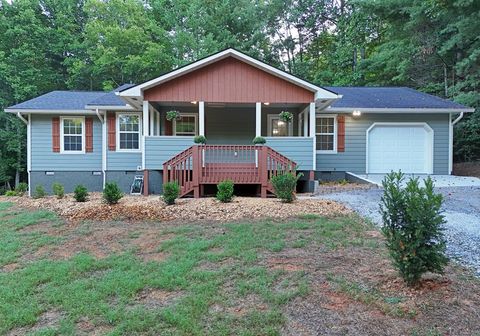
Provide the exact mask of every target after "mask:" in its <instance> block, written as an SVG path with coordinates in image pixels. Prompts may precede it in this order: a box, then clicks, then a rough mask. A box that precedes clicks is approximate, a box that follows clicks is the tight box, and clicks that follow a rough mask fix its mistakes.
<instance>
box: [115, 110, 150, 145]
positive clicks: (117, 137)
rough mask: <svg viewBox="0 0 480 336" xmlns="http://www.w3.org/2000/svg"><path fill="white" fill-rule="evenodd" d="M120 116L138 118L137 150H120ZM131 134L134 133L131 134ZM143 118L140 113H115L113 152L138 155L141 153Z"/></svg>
mask: <svg viewBox="0 0 480 336" xmlns="http://www.w3.org/2000/svg"><path fill="white" fill-rule="evenodd" d="M120 115H136V116H138V117H139V120H138V135H139V136H138V149H121V148H120V121H119V116H120ZM132 133H136V132H133V131H132ZM143 133H144V131H143V117H142V113H139V112H117V113H115V142H116V143H115V151H116V152H118V153H140V152H142V148H143V145H142V135H143Z"/></svg>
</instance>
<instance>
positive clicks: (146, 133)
mask: <svg viewBox="0 0 480 336" xmlns="http://www.w3.org/2000/svg"><path fill="white" fill-rule="evenodd" d="M149 114H150V113H149V104H148V101H147V100H144V101H143V133H142V169H145V137H146V136H149V135H150V127H149V122H148V117H149Z"/></svg>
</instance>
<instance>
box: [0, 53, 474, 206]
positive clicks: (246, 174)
mask: <svg viewBox="0 0 480 336" xmlns="http://www.w3.org/2000/svg"><path fill="white" fill-rule="evenodd" d="M6 111H7V112H11V113H16V114H17V115H18V117H19V118H21V119H22V120H23V121H24V122H25V123H26V124H27V144H28V162H27V165H28V175H29V183H30V187H31V189H34V188H35V186H36V185H38V184H41V185H43V186H44V187H46V188H47V190H48V189H49V188H50V186H51V185H52V183H53V182H60V183H62V184H64V186H65V190H66V191H72V190H73V188H74V186H75V185H77V184H83V185H85V186H87V188H88V189H89V190H92V191H93V190H98V191H100V190H102V187H103V185H104V184H105V182H107V181H115V182H117V183H118V184H119V185H120V187H121V188H122V189H123V190H124V191H125V192H129V191H130V186H131V184H132V182H133V179H134V177H135V176H138V175H140V176H143V178H144V188H143V192H144V193H145V194H148V193H161V191H162V183H164V182H167V181H173V180H176V181H178V182H179V183H180V184H181V188H182V195H187V194H193V195H194V196H197V197H198V196H199V195H201V193H202V191H203V189H204V188H205V187H208V186H209V185H212V184H215V183H218V181H220V180H221V179H226V178H230V179H232V180H234V182H235V183H238V184H251V185H257V186H258V188H259V191H260V192H261V194H262V196H265V195H266V194H267V193H268V192H269V191H271V188H270V185H269V178H270V176H271V175H272V174H277V173H278V172H279V171H281V170H292V169H296V170H297V171H301V172H303V178H302V179H303V181H302V184H303V185H304V187H305V188H306V189H309V188H310V189H311V188H312V185H313V184H314V181H315V180H318V179H332V178H344V177H345V176H346V174H374V173H386V172H389V171H391V170H399V169H401V170H402V171H403V172H407V173H416V174H450V173H451V171H452V143H453V131H452V130H453V125H454V124H455V123H456V122H457V121H458V120H459V119H460V118H461V117H462V116H463V114H464V112H473V109H471V108H468V107H465V106H462V105H460V104H457V103H454V102H451V101H448V100H445V99H441V98H438V97H434V96H431V95H428V94H425V93H421V92H418V91H415V90H412V89H409V88H405V87H320V86H317V85H314V84H312V83H309V82H307V81H305V80H302V79H300V78H298V77H295V76H293V75H291V74H289V73H286V72H284V71H281V70H278V69H276V68H274V67H272V66H270V65H268V64H265V63H263V62H261V61H259V60H257V59H254V58H252V57H250V56H247V55H245V54H243V53H241V52H239V51H237V50H234V49H227V50H224V51H221V52H218V53H216V54H214V55H211V56H208V57H206V58H203V59H201V60H198V61H196V62H194V63H191V64H189V65H186V66H184V67H181V68H178V69H175V70H173V71H171V72H169V73H166V74H164V75H162V76H160V77H158V78H154V79H152V80H150V81H148V82H145V83H142V84H139V85H133V84H127V85H123V86H120V87H119V88H117V89H115V90H114V91H112V92H108V93H106V92H84V91H53V92H50V93H47V94H45V95H42V96H39V97H37V98H34V99H31V100H29V101H26V102H23V103H20V104H17V105H14V106H11V107H9V108H8V109H7V110H6ZM169 111H177V112H179V114H178V116H177V117H176V118H174V119H173V120H167V112H169ZM281 111H288V112H291V114H292V115H293V120H292V121H291V122H285V121H283V120H281V118H280V117H279V113H280V112H281ZM196 135H204V136H206V138H207V145H206V146H197V145H194V143H193V138H194V136H196ZM256 136H262V137H264V138H265V139H266V144H265V146H253V145H252V139H253V138H254V137H256Z"/></svg>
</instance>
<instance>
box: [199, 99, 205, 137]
mask: <svg viewBox="0 0 480 336" xmlns="http://www.w3.org/2000/svg"><path fill="white" fill-rule="evenodd" d="M198 135H203V136H205V102H203V101H200V102H198Z"/></svg>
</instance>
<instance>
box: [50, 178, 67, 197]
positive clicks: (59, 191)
mask: <svg viewBox="0 0 480 336" xmlns="http://www.w3.org/2000/svg"><path fill="white" fill-rule="evenodd" d="M52 191H53V194H54V195H55V196H57V198H58V199H60V198H63V196H65V188H63V185H62V184H61V183H58V182H55V183H54V184H52Z"/></svg>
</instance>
